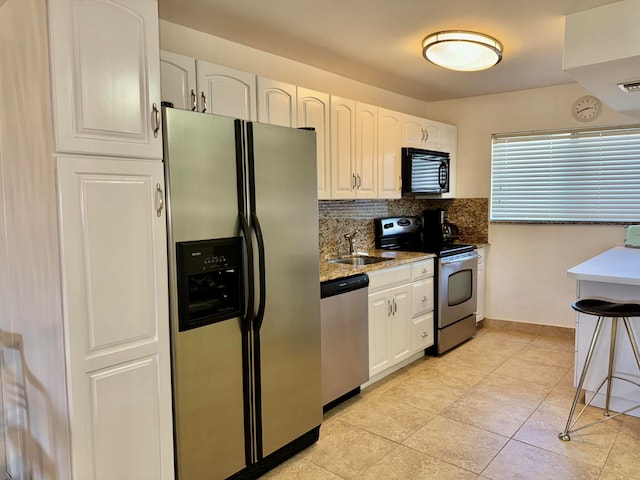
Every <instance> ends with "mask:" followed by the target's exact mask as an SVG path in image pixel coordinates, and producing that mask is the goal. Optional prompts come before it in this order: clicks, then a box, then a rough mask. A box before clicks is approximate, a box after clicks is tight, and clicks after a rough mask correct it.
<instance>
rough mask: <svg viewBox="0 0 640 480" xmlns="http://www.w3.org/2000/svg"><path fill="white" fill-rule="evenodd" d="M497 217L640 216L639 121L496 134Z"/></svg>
mask: <svg viewBox="0 0 640 480" xmlns="http://www.w3.org/2000/svg"><path fill="white" fill-rule="evenodd" d="M491 163H492V169H491V214H490V220H491V221H494V222H496V221H497V222H499V221H505V222H532V223H536V222H540V223H546V222H604V223H612V222H623V223H629V222H631V223H633V222H638V221H639V220H640V126H638V125H635V126H629V127H616V128H606V129H599V130H595V129H585V130H570V131H569V130H567V131H555V132H531V133H519V134H500V135H494V136H493V139H492V154H491Z"/></svg>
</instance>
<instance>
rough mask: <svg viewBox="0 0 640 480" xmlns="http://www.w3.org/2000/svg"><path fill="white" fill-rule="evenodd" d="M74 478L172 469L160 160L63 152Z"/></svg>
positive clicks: (149, 474)
mask: <svg viewBox="0 0 640 480" xmlns="http://www.w3.org/2000/svg"><path fill="white" fill-rule="evenodd" d="M57 182H58V192H59V193H58V195H59V204H60V232H61V233H60V235H61V242H60V244H61V246H62V252H61V253H62V266H63V269H62V270H63V275H62V280H63V286H64V288H63V291H64V296H63V305H64V325H65V328H64V330H65V332H66V337H67V357H68V365H69V366H68V375H69V377H68V380H69V397H70V398H69V410H70V415H71V419H70V420H71V421H70V432H71V439H72V451H73V478H76V479H107V478H122V476H123V475H124V476H125V477H127V478H137V479H149V480H152V479H154V480H155V479H170V478H172V477H173V445H172V438H173V436H172V435H173V434H172V425H171V418H172V413H171V372H170V368H171V367H170V363H169V329H168V328H167V325H168V305H167V293H166V288H167V287H166V285H167V262H166V225H165V213H164V208H163V207H164V205H163V196H164V193H163V191H164V176H163V166H162V163H161V162H149V161H136V160H130V159H127V160H117V159H113V158H95V157H94V158H91V157H65V156H61V157H58V158H57Z"/></svg>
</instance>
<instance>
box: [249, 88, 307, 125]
mask: <svg viewBox="0 0 640 480" xmlns="http://www.w3.org/2000/svg"><path fill="white" fill-rule="evenodd" d="M296 97H297V95H296V86H295V85H289V84H288V83H284V82H278V81H276V80H271V79H269V78H264V77H258V121H259V122H262V123H269V124H271V125H280V126H283V127H291V128H296V126H297V124H298V122H297V120H296V114H297V105H296Z"/></svg>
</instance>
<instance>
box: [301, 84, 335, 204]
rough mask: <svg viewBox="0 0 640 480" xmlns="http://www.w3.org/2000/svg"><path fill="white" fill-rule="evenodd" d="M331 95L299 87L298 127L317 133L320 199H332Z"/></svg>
mask: <svg viewBox="0 0 640 480" xmlns="http://www.w3.org/2000/svg"><path fill="white" fill-rule="evenodd" d="M329 108H330V107H329V95H328V94H327V93H321V92H316V91H313V90H308V89H306V88H301V87H298V127H311V128H314V129H315V131H316V149H317V163H318V199H319V200H326V199H329V198H331V156H330V154H331V144H330V136H329V133H330V132H329V122H330V111H329Z"/></svg>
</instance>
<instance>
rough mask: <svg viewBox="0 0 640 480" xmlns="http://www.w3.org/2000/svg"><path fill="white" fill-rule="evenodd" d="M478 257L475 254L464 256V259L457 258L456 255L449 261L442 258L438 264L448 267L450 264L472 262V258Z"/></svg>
mask: <svg viewBox="0 0 640 480" xmlns="http://www.w3.org/2000/svg"><path fill="white" fill-rule="evenodd" d="M479 257H480V255H478V254H477V253H469V254H466V255H465V256H464V257H458V256H457V255H452V256H451V257H450V258H451V260H449V259H448V258H447V257H443V258H441V259H440V263H441V264H442V265H448V264H450V263H461V262H465V261H467V260H472V259H474V258H479Z"/></svg>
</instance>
